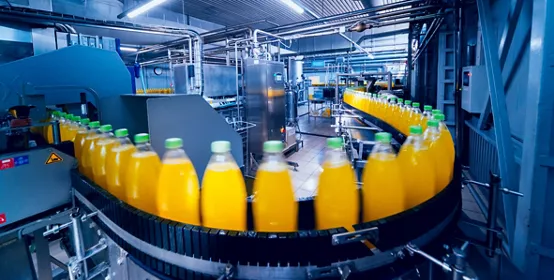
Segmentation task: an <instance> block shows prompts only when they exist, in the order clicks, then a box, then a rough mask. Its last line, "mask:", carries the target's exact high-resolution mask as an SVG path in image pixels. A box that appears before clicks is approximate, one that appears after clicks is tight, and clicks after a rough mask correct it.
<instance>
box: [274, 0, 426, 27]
mask: <svg viewBox="0 0 554 280" xmlns="http://www.w3.org/2000/svg"><path fill="white" fill-rule="evenodd" d="M423 2H425V1H424V0H409V1H402V2H397V3H392V4H386V5H381V6H378V7H372V8H368V9H364V10H359V11H352V12H347V13H343V14H339V15H333V16H328V17H322V18H319V19H313V20H306V21H302V22H297V23H291V24H286V25H281V26H279V27H274V28H270V29H268V31H269V32H276V31H283V30H286V29H292V28H296V27H302V26H306V25H313V24H317V23H324V22H330V21H336V20H343V19H347V18H351V17H357V16H360V15H364V14H368V13H374V12H379V11H384V10H389V9H396V8H401V7H404V6H412V5H417V4H420V3H423Z"/></svg>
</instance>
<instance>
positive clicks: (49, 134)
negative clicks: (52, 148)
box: [44, 111, 61, 144]
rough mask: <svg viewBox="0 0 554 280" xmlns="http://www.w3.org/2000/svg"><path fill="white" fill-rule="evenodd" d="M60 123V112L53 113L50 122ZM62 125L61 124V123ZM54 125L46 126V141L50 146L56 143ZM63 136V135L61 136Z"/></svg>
mask: <svg viewBox="0 0 554 280" xmlns="http://www.w3.org/2000/svg"><path fill="white" fill-rule="evenodd" d="M55 120H57V121H60V112H58V111H52V113H51V114H50V121H55ZM60 125H61V123H60ZM52 130H53V129H52V124H51V125H48V126H46V129H45V134H46V135H45V137H44V138H45V139H46V141H48V143H49V144H52V143H54V135H53V132H52ZM60 136H61V135H60Z"/></svg>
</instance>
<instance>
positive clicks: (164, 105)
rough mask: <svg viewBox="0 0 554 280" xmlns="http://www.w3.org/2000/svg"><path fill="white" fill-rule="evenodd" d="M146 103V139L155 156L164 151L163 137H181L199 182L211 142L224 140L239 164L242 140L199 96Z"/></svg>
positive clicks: (241, 162) (181, 96)
mask: <svg viewBox="0 0 554 280" xmlns="http://www.w3.org/2000/svg"><path fill="white" fill-rule="evenodd" d="M147 104H148V123H149V127H150V134H151V137H150V139H151V142H152V146H153V148H154V149H155V150H156V152H157V153H158V154H159V155H163V153H164V152H165V147H164V141H165V140H166V139H167V138H172V137H179V138H182V139H183V148H184V150H185V151H186V153H187V155H188V156H189V158H190V159H191V161H192V163H193V164H194V168H195V169H196V173H197V174H198V178H199V180H200V181H201V180H202V177H203V175H204V169H206V166H207V164H208V161H209V159H210V157H211V150H210V147H211V143H212V142H213V141H217V140H226V141H230V142H231V151H232V154H233V157H234V158H235V160H236V161H237V164H238V165H239V166H242V165H243V152H242V138H241V137H240V135H239V134H238V133H237V132H235V130H234V129H233V128H232V127H231V126H230V125H229V124H227V122H226V121H225V120H224V119H223V118H222V117H221V116H220V115H219V114H218V113H217V112H216V111H215V110H214V109H213V108H212V107H211V106H210V105H209V104H208V103H207V102H206V101H205V100H204V98H202V97H201V96H199V95H174V96H170V97H168V96H167V95H166V97H160V98H150V99H148V101H147Z"/></svg>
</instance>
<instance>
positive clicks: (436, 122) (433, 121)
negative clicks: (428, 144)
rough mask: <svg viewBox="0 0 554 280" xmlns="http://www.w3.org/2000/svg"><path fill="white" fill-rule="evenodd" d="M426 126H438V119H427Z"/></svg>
mask: <svg viewBox="0 0 554 280" xmlns="http://www.w3.org/2000/svg"><path fill="white" fill-rule="evenodd" d="M427 126H428V127H439V121H437V120H428V121H427Z"/></svg>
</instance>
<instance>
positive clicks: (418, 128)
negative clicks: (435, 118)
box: [410, 125, 423, 135]
mask: <svg viewBox="0 0 554 280" xmlns="http://www.w3.org/2000/svg"><path fill="white" fill-rule="evenodd" d="M422 133H423V128H421V126H419V125H412V126H410V134H415V135H420V134H422Z"/></svg>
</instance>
